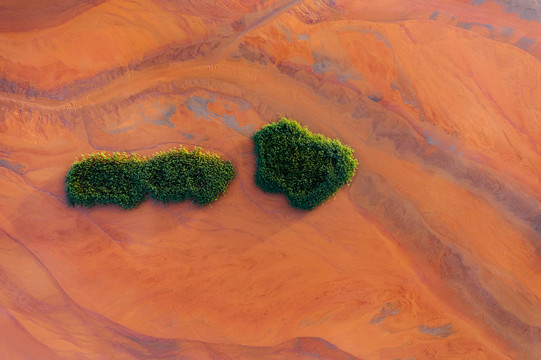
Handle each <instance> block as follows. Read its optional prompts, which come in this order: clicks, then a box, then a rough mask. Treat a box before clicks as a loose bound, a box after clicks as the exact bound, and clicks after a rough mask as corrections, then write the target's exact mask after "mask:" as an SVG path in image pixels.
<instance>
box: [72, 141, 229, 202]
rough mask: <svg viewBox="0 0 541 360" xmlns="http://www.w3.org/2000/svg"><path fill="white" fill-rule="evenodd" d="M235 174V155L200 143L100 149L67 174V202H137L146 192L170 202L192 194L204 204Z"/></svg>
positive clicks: (143, 198) (215, 197) (189, 197)
mask: <svg viewBox="0 0 541 360" xmlns="http://www.w3.org/2000/svg"><path fill="white" fill-rule="evenodd" d="M234 178H235V168H234V167H233V164H231V161H229V160H222V159H221V158H220V157H219V156H218V155H216V154H212V153H208V152H204V151H203V150H202V149H200V148H196V149H195V150H193V151H192V152H189V151H188V150H186V149H185V148H183V147H179V148H177V149H172V150H169V151H168V152H160V153H158V154H156V155H155V156H154V157H151V158H150V159H146V158H143V157H141V156H139V155H137V154H135V155H128V154H126V153H113V154H105V153H96V154H90V155H86V156H83V158H82V159H81V160H78V161H76V162H74V163H73V165H72V166H71V168H70V170H69V171H68V173H67V174H66V178H65V180H64V182H65V185H66V200H67V203H68V205H70V206H75V205H83V206H86V207H92V206H94V205H108V204H113V205H118V206H120V207H122V208H123V209H131V208H134V207H137V206H138V205H139V204H140V203H141V202H143V201H144V200H145V199H146V197H147V196H148V195H150V196H151V197H153V198H154V199H156V200H159V201H163V202H166V203H169V202H176V201H183V200H188V199H191V200H192V201H193V202H194V203H195V204H198V205H206V204H209V203H211V202H213V201H215V200H217V199H218V197H219V196H220V195H221V194H224V193H225V191H226V189H227V187H228V185H229V183H230V182H231V181H232V180H233V179H234Z"/></svg>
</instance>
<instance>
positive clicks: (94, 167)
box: [65, 153, 146, 209]
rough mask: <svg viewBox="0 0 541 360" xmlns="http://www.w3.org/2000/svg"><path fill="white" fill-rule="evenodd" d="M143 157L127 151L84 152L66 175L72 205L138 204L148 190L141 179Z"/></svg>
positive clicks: (131, 206) (128, 207) (127, 205)
mask: <svg viewBox="0 0 541 360" xmlns="http://www.w3.org/2000/svg"><path fill="white" fill-rule="evenodd" d="M143 162H144V159H143V158H141V157H140V156H138V155H134V156H130V155H128V154H126V153H114V154H111V155H109V154H105V153H97V154H90V155H86V156H84V157H83V158H82V159H81V160H79V161H76V162H75V163H73V165H72V166H71V168H70V170H69V171H68V173H67V175H66V179H65V184H66V194H67V202H68V204H69V205H71V206H73V205H83V206H87V207H91V206H94V205H104V204H115V205H118V206H120V207H122V208H123V209H130V208H133V207H136V206H137V205H139V204H140V203H141V202H142V201H143V200H144V199H145V196H146V190H145V188H144V187H143V186H142V185H141V183H140V182H139V171H140V169H141V165H142V163H143Z"/></svg>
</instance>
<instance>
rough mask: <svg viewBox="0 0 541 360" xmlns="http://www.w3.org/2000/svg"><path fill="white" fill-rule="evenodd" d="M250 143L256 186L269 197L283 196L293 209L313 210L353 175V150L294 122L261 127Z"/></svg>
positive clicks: (355, 164)
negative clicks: (253, 150)
mask: <svg viewBox="0 0 541 360" xmlns="http://www.w3.org/2000/svg"><path fill="white" fill-rule="evenodd" d="M253 140H254V143H255V153H256V156H257V170H256V173H255V181H256V184H257V185H258V186H259V187H260V188H261V189H263V190H264V191H267V192H270V193H284V194H285V195H286V196H287V198H288V200H289V203H290V204H291V205H292V206H293V207H296V208H299V209H304V210H312V209H314V208H315V207H316V206H318V205H320V204H321V203H323V202H324V201H325V200H327V199H328V198H329V197H331V196H332V195H333V194H335V193H336V192H337V191H338V189H340V188H341V187H342V186H344V185H345V184H347V183H348V182H350V181H351V178H352V177H353V175H354V174H355V169H356V167H357V160H356V159H355V158H354V157H353V149H351V148H350V147H348V146H345V145H342V143H341V142H340V141H339V140H331V139H328V138H326V137H324V136H323V135H319V134H312V133H311V132H310V131H309V130H308V129H307V128H305V127H302V126H301V125H299V123H297V122H296V121H294V120H290V119H286V118H282V119H281V120H280V121H278V122H276V123H273V124H268V125H265V126H264V127H263V128H262V129H261V130H259V131H258V132H256V133H255V134H254V136H253Z"/></svg>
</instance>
